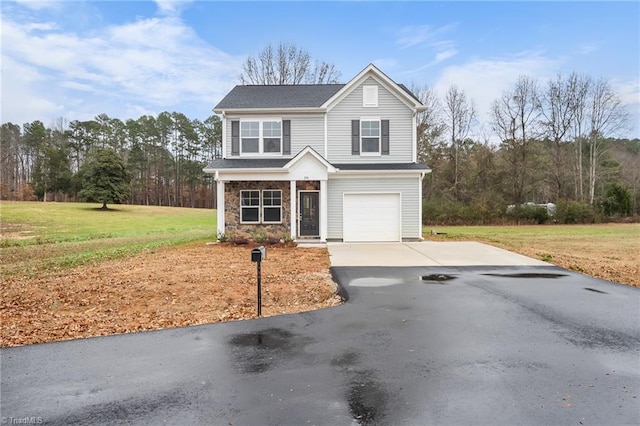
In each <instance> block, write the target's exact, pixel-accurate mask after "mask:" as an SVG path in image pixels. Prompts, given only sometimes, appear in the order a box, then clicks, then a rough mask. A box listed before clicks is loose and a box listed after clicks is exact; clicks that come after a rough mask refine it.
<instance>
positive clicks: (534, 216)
mask: <svg viewBox="0 0 640 426" xmlns="http://www.w3.org/2000/svg"><path fill="white" fill-rule="evenodd" d="M507 217H509V218H512V219H515V220H516V221H517V222H518V223H519V222H521V221H525V222H535V223H537V224H538V225H542V224H543V223H545V222H546V221H548V220H549V213H548V212H547V209H546V208H545V207H541V206H536V205H535V204H524V205H521V206H516V207H515V208H514V209H512V210H510V211H508V212H507Z"/></svg>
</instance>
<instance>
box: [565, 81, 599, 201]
mask: <svg viewBox="0 0 640 426" xmlns="http://www.w3.org/2000/svg"><path fill="white" fill-rule="evenodd" d="M569 80H570V83H569V84H570V85H571V86H573V90H572V92H573V93H572V95H573V99H572V109H573V111H572V114H571V115H572V116H573V120H572V122H573V138H574V145H575V154H576V155H575V161H574V171H575V185H576V186H575V195H576V199H577V200H580V201H584V171H583V165H584V161H583V143H584V140H585V138H586V135H585V128H586V127H587V125H586V120H587V114H588V111H587V110H588V101H587V95H588V94H589V91H590V90H591V86H592V84H593V82H592V80H591V78H590V77H589V76H580V75H578V74H576V73H575V72H574V73H572V74H571V75H570V76H569Z"/></svg>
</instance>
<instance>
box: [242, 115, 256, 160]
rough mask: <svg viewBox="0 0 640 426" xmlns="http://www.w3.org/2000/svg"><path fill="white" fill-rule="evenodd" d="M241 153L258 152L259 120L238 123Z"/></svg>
mask: <svg viewBox="0 0 640 426" xmlns="http://www.w3.org/2000/svg"><path fill="white" fill-rule="evenodd" d="M240 138H241V144H240V145H241V147H242V153H244V154H248V153H258V152H260V122H259V121H242V122H241V123H240Z"/></svg>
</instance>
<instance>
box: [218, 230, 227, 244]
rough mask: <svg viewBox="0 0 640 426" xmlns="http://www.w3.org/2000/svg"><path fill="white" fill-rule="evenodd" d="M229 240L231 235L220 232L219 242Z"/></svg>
mask: <svg viewBox="0 0 640 426" xmlns="http://www.w3.org/2000/svg"><path fill="white" fill-rule="evenodd" d="M228 241H229V236H228V235H227V234H225V233H224V232H218V242H219V243H226V242H228Z"/></svg>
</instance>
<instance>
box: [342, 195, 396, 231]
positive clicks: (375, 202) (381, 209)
mask: <svg viewBox="0 0 640 426" xmlns="http://www.w3.org/2000/svg"><path fill="white" fill-rule="evenodd" d="M400 236H401V234H400V194H398V193H393V194H344V205H343V230H342V238H343V240H344V242H367V241H370V242H374V241H400Z"/></svg>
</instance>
